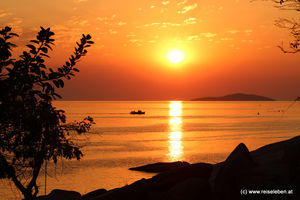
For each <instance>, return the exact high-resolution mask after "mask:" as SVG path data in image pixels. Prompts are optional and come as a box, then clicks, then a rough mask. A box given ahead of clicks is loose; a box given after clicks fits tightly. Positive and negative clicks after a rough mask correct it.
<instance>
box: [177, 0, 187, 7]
mask: <svg viewBox="0 0 300 200" xmlns="http://www.w3.org/2000/svg"><path fill="white" fill-rule="evenodd" d="M186 3H187V0H184V1H181V2H178V3H177V6H181V5H184V4H186Z"/></svg>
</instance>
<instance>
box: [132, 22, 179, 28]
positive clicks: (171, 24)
mask: <svg viewBox="0 0 300 200" xmlns="http://www.w3.org/2000/svg"><path fill="white" fill-rule="evenodd" d="M152 26H160V27H162V28H166V27H168V26H181V24H177V23H171V22H153V23H151V24H144V25H142V26H136V28H143V27H146V28H148V27H152Z"/></svg>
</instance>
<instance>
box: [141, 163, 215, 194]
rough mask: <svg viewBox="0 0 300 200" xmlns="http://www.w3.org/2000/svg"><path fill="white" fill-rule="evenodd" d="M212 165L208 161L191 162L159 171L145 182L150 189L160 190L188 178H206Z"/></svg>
mask: <svg viewBox="0 0 300 200" xmlns="http://www.w3.org/2000/svg"><path fill="white" fill-rule="evenodd" d="M212 166H213V165H212V164H208V163H196V164H191V165H188V166H186V167H182V168H178V169H174V170H170V171H166V172H163V173H160V174H158V175H156V176H154V177H152V178H151V179H149V180H148V181H147V182H146V183H145V184H146V187H147V188H150V189H151V190H162V189H169V188H171V187H173V186H174V185H175V184H177V183H179V182H182V181H184V180H186V179H188V178H193V177H194V178H201V179H208V178H209V176H210V174H211V171H212Z"/></svg>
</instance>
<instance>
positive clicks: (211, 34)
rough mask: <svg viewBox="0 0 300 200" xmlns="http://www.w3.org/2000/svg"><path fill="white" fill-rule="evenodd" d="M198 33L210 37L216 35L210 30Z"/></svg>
mask: <svg viewBox="0 0 300 200" xmlns="http://www.w3.org/2000/svg"><path fill="white" fill-rule="evenodd" d="M200 34H201V35H203V36H204V37H207V38H212V37H215V36H216V35H217V34H216V33H210V32H206V33H200Z"/></svg>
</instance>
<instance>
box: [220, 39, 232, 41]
mask: <svg viewBox="0 0 300 200" xmlns="http://www.w3.org/2000/svg"><path fill="white" fill-rule="evenodd" d="M220 40H222V41H230V40H233V39H232V38H221V39H220Z"/></svg>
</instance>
